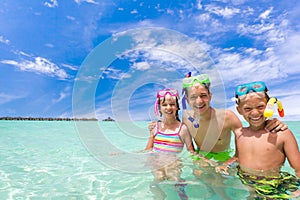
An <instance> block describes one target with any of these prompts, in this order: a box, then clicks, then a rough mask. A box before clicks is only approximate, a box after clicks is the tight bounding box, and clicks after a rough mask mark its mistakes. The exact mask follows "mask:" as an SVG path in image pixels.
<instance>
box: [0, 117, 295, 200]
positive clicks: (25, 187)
mask: <svg viewBox="0 0 300 200" xmlns="http://www.w3.org/2000/svg"><path fill="white" fill-rule="evenodd" d="M80 123H81V125H82V124H84V125H83V126H90V124H95V122H80ZM286 123H287V124H288V125H289V128H290V129H291V130H292V131H293V133H294V134H295V136H296V138H297V140H298V143H299V138H300V133H299V131H300V126H299V122H286ZM99 124H100V126H99V127H101V130H102V133H103V135H104V137H105V138H106V139H107V141H108V142H109V143H110V144H111V146H109V145H108V146H107V144H105V145H106V146H105V145H104V146H103V144H102V143H101V142H99V141H97V140H95V141H96V142H97V144H96V146H99V147H102V150H101V151H102V152H99V155H96V156H95V155H94V154H92V153H91V152H90V151H89V150H88V149H89V145H87V144H86V141H85V142H84V139H82V135H84V134H86V135H87V137H88V135H89V133H84V134H82V133H80V134H79V133H78V129H77V126H76V124H75V122H72V121H71V122H67V121H63V122H56V121H51V122H48V121H0V130H1V132H0V161H1V162H0V178H1V181H0V199H172V200H173V199H180V196H181V197H182V198H183V196H188V198H189V199H224V198H225V197H226V198H229V199H237V200H240V199H246V198H247V196H248V191H247V189H245V187H243V185H242V184H241V183H240V181H239V179H238V178H237V177H236V176H235V175H234V172H233V175H232V176H229V177H222V176H221V175H215V176H212V175H207V176H206V180H202V179H199V178H197V177H195V176H194V175H193V170H194V168H195V167H194V165H193V163H192V161H191V159H190V157H189V155H188V154H187V152H185V153H183V154H182V155H181V159H182V163H183V168H182V175H181V177H182V179H183V180H184V181H183V182H179V183H178V182H174V181H164V182H161V183H159V184H154V183H153V174H152V173H151V172H150V171H149V168H147V167H145V171H143V168H141V167H140V166H142V165H143V162H144V157H146V155H145V154H141V153H140V154H139V153H136V154H139V155H138V156H139V157H138V158H137V159H136V160H134V159H135V157H134V156H133V157H132V156H131V154H130V153H129V157H130V158H129V157H127V158H126V156H127V154H122V153H120V152H118V151H116V150H115V149H114V147H115V148H116V149H117V150H118V149H119V150H120V151H126V152H137V151H138V150H141V149H143V148H144V147H145V145H146V142H147V136H148V134H149V133H148V132H147V122H140V124H139V126H140V127H142V129H143V130H144V132H140V133H138V134H133V135H130V134H129V135H128V134H124V133H123V132H122V131H120V129H119V128H118V126H117V125H116V123H114V122H99ZM81 131H82V130H81ZM92 141H93V140H91V142H92ZM101 141H102V140H101ZM141 156H142V157H143V158H142V157H141ZM102 158H103V159H102ZM107 160H110V161H112V162H107ZM145 160H146V159H145ZM118 164H119V165H118ZM120 164H121V165H122V166H120ZM139 165H140V166H139ZM130 167H131V169H133V170H130ZM135 167H136V169H135ZM284 170H286V171H289V172H292V173H293V170H292V169H291V168H290V167H289V166H288V164H286V165H285V166H284ZM176 183H177V184H176ZM183 194H184V195H183ZM182 195H183V196H182Z"/></svg>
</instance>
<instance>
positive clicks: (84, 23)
mask: <svg viewBox="0 0 300 200" xmlns="http://www.w3.org/2000/svg"><path fill="white" fill-rule="evenodd" d="M299 18H300V2H299V1H297V0H289V1H277V0H265V1H264V0H262V1H259V2H257V1H256V2H255V1H252V0H251V1H250V0H215V1H214V0H212V1H202V0H192V1H191V0H184V1H181V0H180V1H177V0H174V1H156V0H153V1H139V0H136V1H135V0H133V1H132V0H130V1H127V0H122V1H121V0H120V1H116V0H109V1H108V0H64V1H62V0H39V1H32V0H23V1H11V0H1V3H0V23H1V26H0V116H1V117H5V116H12V117H19V116H21V117H29V116H30V117H96V118H98V119H100V120H101V119H104V118H107V117H112V118H114V119H117V120H128V119H130V120H150V119H153V118H155V116H154V112H153V109H154V103H155V96H156V91H157V90H158V89H162V88H165V87H174V88H176V89H178V90H179V91H180V92H181V80H182V78H184V76H185V74H186V73H187V72H189V71H190V72H192V75H196V74H199V73H207V74H208V75H209V76H210V78H211V84H212V92H213V100H212V106H214V107H218V108H226V109H230V110H233V111H234V112H235V102H234V101H233V97H234V88H235V87H236V86H237V85H239V84H242V83H248V82H252V81H264V82H265V83H266V85H267V87H268V89H269V92H270V95H271V96H274V97H277V98H278V99H280V100H281V102H282V104H283V107H284V109H285V117H284V118H283V119H281V120H300V106H297V105H298V104H297V102H298V100H299V99H300V87H298V86H300V67H299V66H300V22H299ZM274 117H277V118H279V116H278V114H277V113H276V112H275V114H274Z"/></svg>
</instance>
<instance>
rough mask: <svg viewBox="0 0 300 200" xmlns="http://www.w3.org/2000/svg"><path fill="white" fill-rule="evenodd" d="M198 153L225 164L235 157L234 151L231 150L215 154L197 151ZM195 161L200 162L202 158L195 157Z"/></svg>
mask: <svg viewBox="0 0 300 200" xmlns="http://www.w3.org/2000/svg"><path fill="white" fill-rule="evenodd" d="M196 152H197V153H198V154H200V155H202V156H204V157H205V158H207V159H209V160H211V159H213V160H214V161H216V162H224V161H226V160H228V159H229V158H231V157H232V156H233V152H234V150H233V149H229V150H228V151H222V152H216V153H215V152H205V151H201V150H199V149H197V150H196ZM193 159H194V160H200V159H201V158H199V157H196V156H194V157H193Z"/></svg>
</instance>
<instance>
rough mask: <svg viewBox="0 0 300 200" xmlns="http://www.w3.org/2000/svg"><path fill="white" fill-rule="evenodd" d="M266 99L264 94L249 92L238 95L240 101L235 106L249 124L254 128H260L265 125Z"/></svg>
mask: <svg viewBox="0 0 300 200" xmlns="http://www.w3.org/2000/svg"><path fill="white" fill-rule="evenodd" d="M266 105H267V100H266V98H265V95H264V94H261V93H256V92H253V93H249V94H247V95H245V96H242V97H240V103H239V105H238V106H237V110H238V112H239V114H241V115H243V117H244V119H245V120H246V121H247V122H248V123H249V124H250V127H252V128H253V129H254V130H257V129H261V128H263V127H264V126H265V120H266V118H265V117H264V110H265V108H266Z"/></svg>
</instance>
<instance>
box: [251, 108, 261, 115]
mask: <svg viewBox="0 0 300 200" xmlns="http://www.w3.org/2000/svg"><path fill="white" fill-rule="evenodd" d="M259 113H260V112H259V110H258V109H253V110H251V115H254V116H256V115H258V114H259Z"/></svg>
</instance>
